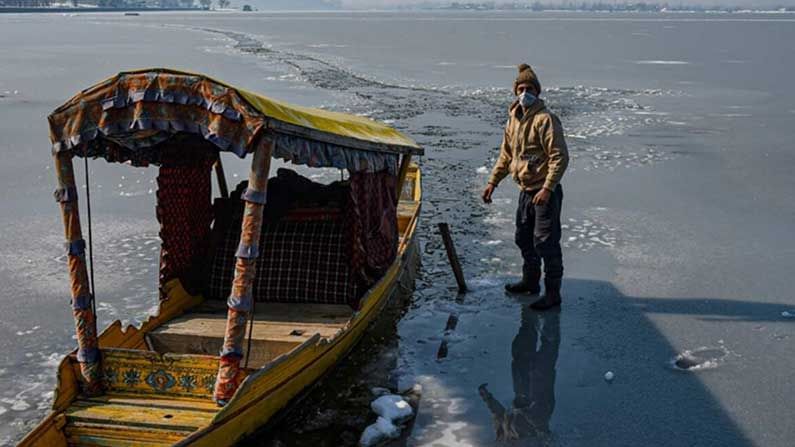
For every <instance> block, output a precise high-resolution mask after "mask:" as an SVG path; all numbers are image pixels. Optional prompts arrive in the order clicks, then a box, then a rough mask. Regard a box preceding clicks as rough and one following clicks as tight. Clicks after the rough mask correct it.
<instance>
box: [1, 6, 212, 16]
mask: <svg viewBox="0 0 795 447" xmlns="http://www.w3.org/2000/svg"><path fill="white" fill-rule="evenodd" d="M163 11H180V12H181V11H184V12H195V11H208V10H207V9H201V8H16V7H14V8H5V7H3V8H0V14H4V13H6V14H20V13H31V12H32V13H51V14H52V13H56V14H61V13H81V14H84V13H92V12H163Z"/></svg>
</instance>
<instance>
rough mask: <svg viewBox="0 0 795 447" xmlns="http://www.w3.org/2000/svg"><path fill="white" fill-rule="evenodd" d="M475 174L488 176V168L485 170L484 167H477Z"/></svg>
mask: <svg viewBox="0 0 795 447" xmlns="http://www.w3.org/2000/svg"><path fill="white" fill-rule="evenodd" d="M477 173H478V174H488V173H489V168H487V167H485V166H481V167H479V168H478V169H477Z"/></svg>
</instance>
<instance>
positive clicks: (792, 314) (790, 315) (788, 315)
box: [781, 310, 795, 318]
mask: <svg viewBox="0 0 795 447" xmlns="http://www.w3.org/2000/svg"><path fill="white" fill-rule="evenodd" d="M781 316H782V317H784V318H795V311H793V312H787V311H786V310H785V311H784V312H781Z"/></svg>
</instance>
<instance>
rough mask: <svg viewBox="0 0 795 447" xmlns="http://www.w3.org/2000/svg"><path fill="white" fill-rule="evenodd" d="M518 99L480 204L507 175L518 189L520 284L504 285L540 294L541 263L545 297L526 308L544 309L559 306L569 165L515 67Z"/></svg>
mask: <svg viewBox="0 0 795 447" xmlns="http://www.w3.org/2000/svg"><path fill="white" fill-rule="evenodd" d="M513 93H514V95H516V96H517V98H516V100H515V101H514V102H513V103H512V104H511V107H510V111H509V117H508V123H507V124H506V125H505V135H504V137H503V140H502V145H501V146H500V156H499V158H497V163H496V164H495V165H494V169H493V170H492V173H491V177H490V178H489V182H488V185H487V186H486V189H485V190H484V191H483V201H484V202H485V203H491V196H492V194H493V193H494V189H495V188H496V187H497V185H498V184H499V183H500V181H502V179H503V178H505V176H506V175H508V174H509V173H510V174H511V175H512V176H513V179H514V180H515V181H516V183H517V184H518V185H519V189H521V193H520V195H519V208H518V209H517V210H516V245H518V246H519V249H520V250H521V251H522V258H523V260H524V264H523V265H522V279H521V280H520V281H519V282H516V283H512V284H507V285H506V286H505V290H507V291H508V292H511V293H527V294H537V293H539V292H540V291H541V288H540V287H539V281H540V280H541V260H542V259H543V261H544V273H545V276H544V289H545V290H544V296H542V297H541V298H540V299H539V300H538V301H536V302H534V303H533V304H531V305H530V307H532V308H533V309H535V310H547V309H550V308H553V307H556V306H559V305H560V302H561V296H560V283H561V278H562V277H563V256H562V253H561V249H560V233H561V231H560V208H561V205H562V202H563V189H562V187H561V186H560V179H561V178H562V177H563V173H564V172H565V171H566V167H567V166H568V163H569V152H568V149H567V148H566V141H565V139H564V138H563V127H562V126H561V124H560V120H559V119H558V117H557V116H555V115H554V114H552V113H551V112H549V111H548V110H547V109H546V107H545V106H544V101H542V100H541V99H539V98H538V96H539V95H540V94H541V84H540V83H539V82H538V77H537V76H536V74H535V72H534V71H533V69H532V68H530V66H529V65H527V64H522V65H520V66H519V75H518V76H517V77H516V81H514V85H513Z"/></svg>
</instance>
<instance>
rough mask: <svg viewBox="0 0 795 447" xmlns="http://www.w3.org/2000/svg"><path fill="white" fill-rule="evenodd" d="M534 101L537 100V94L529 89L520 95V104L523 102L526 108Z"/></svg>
mask: <svg viewBox="0 0 795 447" xmlns="http://www.w3.org/2000/svg"><path fill="white" fill-rule="evenodd" d="M534 102H536V97H535V95H534V94H532V93H530V92H528V91H525V92H524V93H522V94H521V95H519V104H521V105H522V107H524V108H525V109H527V108H529V107H530V106H532V105H533V103H534Z"/></svg>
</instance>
